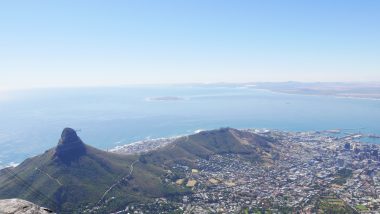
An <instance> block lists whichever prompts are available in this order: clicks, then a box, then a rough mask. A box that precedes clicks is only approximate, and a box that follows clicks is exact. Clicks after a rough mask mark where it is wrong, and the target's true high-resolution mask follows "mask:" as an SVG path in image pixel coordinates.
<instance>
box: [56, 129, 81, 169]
mask: <svg viewBox="0 0 380 214" xmlns="http://www.w3.org/2000/svg"><path fill="white" fill-rule="evenodd" d="M84 154H86V146H85V145H84V143H83V142H82V140H81V139H80V138H79V137H78V135H77V133H76V132H75V130H74V129H72V128H65V129H64V130H63V131H62V134H61V139H60V140H59V142H58V145H57V147H56V149H55V155H54V158H56V159H57V161H61V162H63V163H66V164H70V163H71V162H72V161H75V160H78V159H79V158H80V157H81V156H82V155H84Z"/></svg>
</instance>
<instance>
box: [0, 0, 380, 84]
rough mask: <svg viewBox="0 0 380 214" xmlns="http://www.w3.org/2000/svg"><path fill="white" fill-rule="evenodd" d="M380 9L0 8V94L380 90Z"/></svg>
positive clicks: (331, 4)
mask: <svg viewBox="0 0 380 214" xmlns="http://www.w3.org/2000/svg"><path fill="white" fill-rule="evenodd" d="M379 11H380V1H375V0H368V1H365V0H360V1H350V0H334V1H331V0H318V1H312V0H303V1H302V0H297V1H290V0H287V1H284V0H277V1H275V0H273V1H271V0H268V1H267V0H249V1H248V0H247V1H239V0H236V1H235V0H229V1H223V0H188V1H185V0H172V1H166V0H159V1H158V0H152V1H146V0H134V1H127V0H124V1H115V0H112V1H108V0H103V1H96V0H87V1H86V0H81V1H78V0H73V1H69V0H61V1H58V0H55V1H38V0H35V1H30V0H26V1H18V0H8V1H6V0H4V1H0V88H29V87H51V86H94V85H121V84H145V83H185V82H222V81H223V82H248V81H288V80H294V81H380V12H379Z"/></svg>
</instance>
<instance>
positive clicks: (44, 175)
mask: <svg viewBox="0 0 380 214" xmlns="http://www.w3.org/2000/svg"><path fill="white" fill-rule="evenodd" d="M136 160H137V157H136V156H133V155H129V156H125V155H118V154H113V153H108V152H105V151H101V150H98V149H95V148H93V147H91V146H88V145H85V144H83V142H82V141H81V140H80V139H79V137H77V135H76V133H75V131H74V130H72V129H68V128H66V129H65V130H64V131H63V133H62V136H61V139H60V142H59V144H58V146H57V147H56V148H53V149H50V150H48V151H46V152H45V153H44V154H42V155H39V156H36V157H33V158H29V159H27V160H25V161H24V162H23V163H21V164H20V165H19V166H17V167H15V168H7V169H3V170H1V171H0V198H14V197H17V198H22V199H26V200H29V201H32V202H34V203H37V204H40V205H44V206H46V207H49V208H51V209H53V210H55V211H65V212H70V211H73V210H80V209H84V206H86V205H89V206H95V205H96V204H101V203H102V201H100V200H101V199H102V196H103V195H104V193H105V192H106V190H108V189H109V188H110V187H111V186H112V185H113V184H115V183H116V182H118V181H120V180H121V179H122V178H124V177H126V176H128V175H130V172H131V165H132V163H134V162H135V161H136ZM135 164H136V165H137V163H135ZM135 168H136V167H135ZM162 173H163V171H162V170H161V169H159V168H154V167H146V168H144V169H139V170H136V173H135V174H136V175H143V176H146V177H147V178H149V179H148V181H147V179H141V180H142V181H145V182H147V183H148V182H149V183H150V184H154V185H155V186H160V180H159V177H160V175H161V174H162ZM126 181H127V180H125V182H126ZM130 182H131V183H137V184H139V183H140V185H139V187H140V189H139V190H141V191H142V192H141V193H139V191H137V192H136V196H135V197H124V198H123V199H122V201H123V203H124V202H128V201H133V200H142V198H144V197H150V196H157V195H160V194H161V191H159V190H158V191H156V192H153V193H152V194H147V193H149V192H150V191H149V190H148V189H147V188H149V186H148V187H146V186H144V184H141V181H139V180H138V181H136V179H130ZM128 191H131V190H130V187H129V185H119V186H118V189H117V191H116V192H128ZM116 194H117V193H116ZM136 198H137V199H136ZM99 201H100V202H99ZM97 202H99V203H97Z"/></svg>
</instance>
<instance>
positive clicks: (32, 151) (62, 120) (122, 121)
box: [0, 85, 380, 167]
mask: <svg viewBox="0 0 380 214" xmlns="http://www.w3.org/2000/svg"><path fill="white" fill-rule="evenodd" d="M3 96H5V97H3V98H2V99H0V118H1V123H0V167H4V166H6V165H9V164H10V163H12V162H13V163H20V162H21V161H23V160H24V159H25V158H27V157H31V156H34V155H37V154H40V153H42V152H44V151H45V150H46V149H48V148H51V147H53V146H55V145H56V144H57V142H58V138H59V136H60V133H61V131H62V129H63V128H64V127H72V128H75V129H78V130H80V132H79V135H80V136H81V138H82V140H83V141H84V142H85V143H87V144H90V145H92V146H95V147H99V148H102V149H107V148H113V147H115V146H117V145H122V144H127V143H131V142H134V141H138V140H143V139H147V138H159V137H170V136H176V135H183V134H191V133H194V131H196V130H199V129H202V130H203V129H214V128H220V127H227V126H228V127H234V128H268V129H281V130H288V131H314V130H328V129H347V132H359V131H360V132H364V133H374V134H380V126H379V121H380V100H371V99H353V98H337V97H331V96H306V95H291V94H281V93H273V92H270V91H265V90H258V89H255V88H251V87H237V86H216V85H186V86H183V85H182V86H128V87H112V88H111V87H110V88H72V89H33V90H24V91H11V92H6V94H5V95H3ZM369 141H370V142H376V141H375V140H369Z"/></svg>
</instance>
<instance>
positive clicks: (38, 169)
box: [35, 167, 63, 186]
mask: <svg viewBox="0 0 380 214" xmlns="http://www.w3.org/2000/svg"><path fill="white" fill-rule="evenodd" d="M35 169H36V170H37V171H40V172H41V173H43V174H45V175H46V176H48V177H49V178H50V179H52V180H54V181H55V182H57V184H58V185H60V186H63V184H62V183H61V182H60V181H59V180H58V179H56V178H53V177H52V176H51V175H49V174H48V173H46V172H44V171H42V170H41V169H40V168H38V167H36V168H35Z"/></svg>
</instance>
